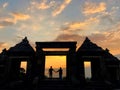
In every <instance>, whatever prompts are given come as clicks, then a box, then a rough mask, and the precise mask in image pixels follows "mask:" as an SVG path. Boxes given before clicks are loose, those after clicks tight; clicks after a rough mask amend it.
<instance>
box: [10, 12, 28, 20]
mask: <svg viewBox="0 0 120 90" xmlns="http://www.w3.org/2000/svg"><path fill="white" fill-rule="evenodd" d="M11 15H12V16H13V17H14V21H15V22H17V21H18V20H21V21H24V20H27V19H29V18H30V16H29V15H28V14H23V13H17V12H14V13H11Z"/></svg>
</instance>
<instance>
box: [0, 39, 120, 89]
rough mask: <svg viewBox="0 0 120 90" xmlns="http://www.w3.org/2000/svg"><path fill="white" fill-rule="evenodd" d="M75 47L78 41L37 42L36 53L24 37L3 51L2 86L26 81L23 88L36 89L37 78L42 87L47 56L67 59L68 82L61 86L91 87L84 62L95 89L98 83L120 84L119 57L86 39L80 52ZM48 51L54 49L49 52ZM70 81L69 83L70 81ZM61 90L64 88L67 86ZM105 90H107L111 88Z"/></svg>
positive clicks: (0, 69) (0, 62)
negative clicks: (25, 64) (22, 72)
mask: <svg viewBox="0 0 120 90" xmlns="http://www.w3.org/2000/svg"><path fill="white" fill-rule="evenodd" d="M76 44H77V42H36V50H34V49H33V47H32V46H31V45H30V44H29V41H28V40H27V37H25V38H24V39H23V40H22V41H21V42H20V43H18V44H16V45H15V46H14V47H11V48H9V49H8V50H6V49H3V51H2V52H1V54H0V79H1V80H0V85H1V86H2V85H3V86H5V87H6V85H8V84H9V83H11V82H13V81H14V82H16V81H21V80H22V81H23V82H24V84H23V86H24V85H28V87H27V88H29V86H34V84H33V82H34V80H35V78H36V77H38V82H37V84H42V81H43V82H44V81H45V75H44V71H45V62H46V61H45V56H47V55H49V56H50V55H54V56H55V55H58V56H62V55H64V56H66V73H67V75H66V79H65V80H66V81H64V80H62V83H69V86H70V85H71V84H70V83H72V84H76V85H78V87H80V86H86V87H87V85H91V84H89V83H87V84H86V79H85V66H84V62H85V61H89V62H91V74H92V75H91V79H90V82H91V83H92V82H95V83H93V84H94V86H91V87H92V89H95V88H96V87H98V86H96V83H99V85H104V84H105V85H108V84H110V86H112V85H113V86H117V85H119V82H120V61H119V59H118V58H116V57H114V56H113V55H112V54H110V52H109V50H108V49H105V50H104V49H102V48H101V47H99V46H98V45H96V44H95V43H93V42H91V41H90V40H89V38H87V37H86V39H85V41H84V42H83V43H82V45H81V46H80V47H79V48H78V50H76ZM48 49H52V50H51V51H50V50H48ZM58 49H59V50H58ZM63 49H65V50H63ZM66 49H67V50H66ZM22 61H25V62H26V63H27V67H26V68H27V69H26V74H25V75H24V77H23V78H22V79H21V78H20V75H21V72H20V70H21V69H20V64H21V62H22ZM23 71H24V70H23ZM57 80H58V79H57ZM67 80H68V81H69V82H67ZM39 81H40V82H39ZM45 82H46V83H47V84H48V83H50V82H53V84H51V85H54V84H56V82H59V80H58V81H55V80H54V79H53V80H52V79H51V80H50V81H45ZM101 82H102V83H101ZM103 82H104V83H103ZM106 82H107V83H106ZM62 83H60V84H62ZM62 85H63V84H62ZM88 87H89V86H88ZM40 88H41V87H39V88H38V89H40ZM55 89H56V88H55ZM62 89H64V87H63V88H62ZM62 89H61V90H62ZM45 90H46V89H45ZM73 90H74V88H73ZM96 90H97V89H96ZM104 90H108V88H107V89H104Z"/></svg>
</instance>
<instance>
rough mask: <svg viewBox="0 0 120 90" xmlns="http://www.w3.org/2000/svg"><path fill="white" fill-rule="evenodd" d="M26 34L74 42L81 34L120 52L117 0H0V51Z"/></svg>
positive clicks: (33, 38) (32, 37)
mask: <svg viewBox="0 0 120 90" xmlns="http://www.w3.org/2000/svg"><path fill="white" fill-rule="evenodd" d="M25 36H27V37H28V39H29V41H30V43H31V45H32V46H34V47H35V42H36V41H77V43H78V44H77V46H80V45H81V43H82V42H83V41H84V39H85V37H86V36H87V37H89V38H90V40H91V41H92V42H94V43H96V44H97V45H98V46H101V47H102V48H103V49H105V48H108V49H109V50H110V52H111V53H112V54H113V55H120V0H0V51H2V49H3V48H7V49H8V48H10V47H11V46H14V45H15V44H16V43H18V42H20V41H21V40H22V39H23V38H24V37H25Z"/></svg>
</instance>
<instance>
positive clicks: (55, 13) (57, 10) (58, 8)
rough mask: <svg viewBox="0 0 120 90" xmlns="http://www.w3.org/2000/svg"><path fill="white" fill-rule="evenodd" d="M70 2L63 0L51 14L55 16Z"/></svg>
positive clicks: (69, 0)
mask: <svg viewBox="0 0 120 90" xmlns="http://www.w3.org/2000/svg"><path fill="white" fill-rule="evenodd" d="M70 2H71V0H64V2H63V3H62V4H61V5H60V6H59V7H57V8H56V9H55V10H54V11H53V13H52V15H53V16H56V15H58V14H60V13H61V12H62V11H63V10H64V9H65V7H66V6H67V5H69V4H70Z"/></svg>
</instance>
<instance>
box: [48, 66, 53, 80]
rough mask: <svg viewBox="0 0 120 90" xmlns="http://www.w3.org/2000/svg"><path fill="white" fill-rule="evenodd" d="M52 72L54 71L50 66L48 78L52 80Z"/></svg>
mask: <svg viewBox="0 0 120 90" xmlns="http://www.w3.org/2000/svg"><path fill="white" fill-rule="evenodd" d="M53 71H54V69H53V68H52V66H50V68H49V78H52V75H53Z"/></svg>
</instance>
